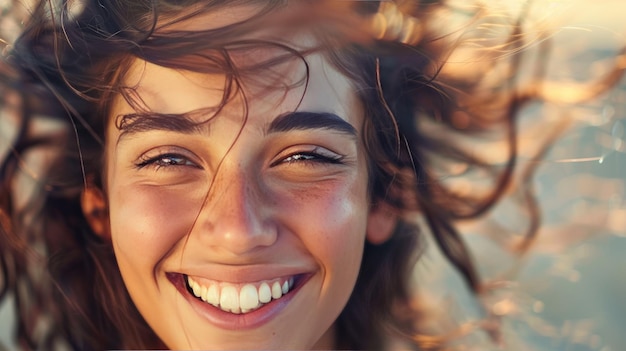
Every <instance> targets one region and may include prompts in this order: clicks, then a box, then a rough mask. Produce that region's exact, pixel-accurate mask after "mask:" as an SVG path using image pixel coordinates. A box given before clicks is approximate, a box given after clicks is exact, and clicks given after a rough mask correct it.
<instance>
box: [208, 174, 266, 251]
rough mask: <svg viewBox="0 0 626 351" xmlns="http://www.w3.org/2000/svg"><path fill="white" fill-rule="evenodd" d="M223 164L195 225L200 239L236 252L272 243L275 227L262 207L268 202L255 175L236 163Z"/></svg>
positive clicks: (251, 249) (213, 245) (219, 247)
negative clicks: (197, 227)
mask: <svg viewBox="0 0 626 351" xmlns="http://www.w3.org/2000/svg"><path fill="white" fill-rule="evenodd" d="M222 166H223V167H221V169H220V170H219V172H217V175H216V176H215V178H214V179H213V182H212V184H211V186H210V188H209V191H208V194H207V197H206V200H205V202H204V205H203V208H202V211H201V213H200V217H199V218H198V222H197V224H196V225H198V226H200V228H199V229H200V231H199V232H200V234H199V235H201V236H202V239H201V241H202V242H203V243H204V244H206V245H209V246H212V247H214V248H217V249H223V250H226V251H228V252H230V253H232V254H235V255H242V254H245V253H248V252H251V251H254V250H255V249H258V248H262V247H267V246H271V245H272V244H273V243H274V242H275V241H276V239H277V229H276V227H275V225H274V224H273V223H272V221H271V218H270V215H269V209H268V206H264V205H268V201H267V196H265V195H264V193H263V191H262V185H261V182H260V181H259V180H258V176H257V175H256V174H251V172H250V171H246V170H245V169H242V167H240V166H238V165H236V166H228V165H225V164H222Z"/></svg>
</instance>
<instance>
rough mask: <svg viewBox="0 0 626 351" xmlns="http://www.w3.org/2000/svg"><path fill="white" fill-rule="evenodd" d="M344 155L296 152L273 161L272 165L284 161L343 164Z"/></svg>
mask: <svg viewBox="0 0 626 351" xmlns="http://www.w3.org/2000/svg"><path fill="white" fill-rule="evenodd" d="M343 158H344V156H340V155H333V156H329V155H324V154H322V153H319V152H316V151H315V150H313V151H305V152H294V153H292V154H290V155H287V156H286V157H283V158H281V159H280V160H278V161H276V162H274V163H272V165H271V166H272V167H274V166H278V165H280V164H282V163H301V162H302V163H322V164H324V163H325V164H343V161H342V160H343Z"/></svg>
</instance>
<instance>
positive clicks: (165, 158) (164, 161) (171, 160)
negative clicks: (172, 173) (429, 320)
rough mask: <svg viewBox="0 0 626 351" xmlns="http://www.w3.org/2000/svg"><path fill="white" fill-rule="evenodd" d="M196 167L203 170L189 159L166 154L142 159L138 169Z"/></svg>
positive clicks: (178, 155)
mask: <svg viewBox="0 0 626 351" xmlns="http://www.w3.org/2000/svg"><path fill="white" fill-rule="evenodd" d="M181 166H183V167H185V166H186V167H194V168H201V167H200V166H198V165H197V164H196V163H195V162H193V161H191V160H189V158H187V157H185V156H183V155H180V154H175V153H164V154H159V155H156V156H148V155H146V156H145V157H142V159H141V160H140V162H139V163H138V164H137V168H140V169H141V168H145V167H154V168H155V169H160V168H170V167H181Z"/></svg>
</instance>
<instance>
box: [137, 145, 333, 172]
mask: <svg viewBox="0 0 626 351" xmlns="http://www.w3.org/2000/svg"><path fill="white" fill-rule="evenodd" d="M343 158H344V156H340V155H333V156H329V155H324V154H322V153H320V152H316V151H315V150H313V151H306V152H294V153H292V154H289V155H287V156H286V157H283V158H281V159H280V160H278V161H276V162H274V163H272V164H271V166H272V167H275V166H278V165H280V164H284V163H305V164H306V163H321V164H343V161H342V160H343ZM164 160H168V161H165V162H164ZM149 166H151V167H154V168H155V169H156V170H158V169H160V168H167V167H172V166H187V167H195V168H200V166H198V165H197V164H195V163H194V162H192V161H190V160H189V158H188V157H185V156H183V155H179V154H176V153H164V154H160V155H157V156H154V157H142V159H141V161H140V162H139V163H137V164H136V167H137V168H138V169H142V168H145V167H149Z"/></svg>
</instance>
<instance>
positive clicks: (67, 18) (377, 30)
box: [0, 0, 540, 349]
mask: <svg viewBox="0 0 626 351" xmlns="http://www.w3.org/2000/svg"><path fill="white" fill-rule="evenodd" d="M251 3H252V4H254V5H255V6H257V7H258V12H257V13H255V14H254V15H253V16H252V17H251V18H250V19H248V20H246V21H244V22H238V23H234V24H230V25H226V26H223V27H220V28H215V29H209V30H196V31H185V30H184V29H179V28H178V27H177V26H176V25H177V24H180V23H185V22H186V21H190V20H193V19H194V18H196V17H197V16H201V15H203V14H205V13H210V12H211V11H214V10H216V9H220V8H225V7H229V6H237V5H248V4H251ZM299 4H300V5H302V7H303V9H301V11H300V12H296V14H295V15H293V14H292V15H290V16H289V17H287V18H285V17H279V18H280V19H281V21H282V22H280V21H278V22H276V21H273V22H272V23H273V24H274V25H284V26H285V28H289V26H296V25H298V26H301V27H302V28H315V29H314V30H315V33H316V34H317V35H318V37H319V38H320V45H319V46H317V47H315V48H313V49H308V50H321V51H322V52H323V53H324V54H325V55H327V57H328V59H329V60H330V62H332V63H333V64H334V65H335V66H336V67H337V68H339V69H340V71H341V72H342V73H343V74H345V75H346V76H347V77H348V78H349V79H350V80H351V81H352V83H353V85H354V88H355V91H357V94H358V97H359V99H360V102H361V104H362V105H363V111H365V112H364V113H365V122H364V128H363V135H362V140H363V142H364V144H365V147H366V151H367V156H368V161H369V182H370V183H369V187H370V189H369V191H370V197H371V199H372V203H373V204H383V203H384V204H387V205H389V206H390V207H391V208H393V209H394V211H396V212H397V213H399V214H401V216H400V219H399V220H398V223H397V225H396V228H395V230H394V234H393V235H392V237H391V239H390V240H388V241H387V242H385V243H383V244H380V245H372V244H368V243H366V244H365V252H364V257H363V261H362V265H361V270H360V274H359V277H358V280H357V283H356V287H355V289H354V292H353V294H352V296H351V297H350V300H349V301H348V304H347V306H346V307H345V309H344V311H343V312H342V313H341V315H340V316H339V318H338V320H337V324H336V325H337V347H339V348H345V349H381V348H384V347H385V346H388V345H387V342H388V340H389V339H390V338H391V339H393V338H396V339H399V340H401V341H402V342H403V343H405V344H406V345H412V347H414V348H416V349H437V348H439V347H441V346H442V343H441V342H439V341H438V339H436V338H427V337H424V336H422V334H421V329H420V323H419V321H420V318H421V317H422V316H421V315H420V313H419V311H417V310H415V308H414V306H413V302H412V295H411V294H412V292H411V287H410V284H409V282H410V276H411V274H412V268H413V266H414V264H415V262H416V260H417V259H418V257H419V253H420V250H421V232H422V230H423V228H420V227H419V226H418V225H417V224H416V222H415V221H414V220H413V219H412V218H413V217H415V216H416V215H417V214H418V213H419V214H421V215H422V216H423V217H424V218H425V222H426V223H427V226H428V230H430V231H431V232H432V235H433V237H434V238H435V239H436V243H437V244H438V246H439V247H440V248H441V250H442V252H443V253H444V255H445V257H447V259H448V260H449V261H450V262H451V263H452V264H453V265H454V266H455V267H456V268H457V269H458V271H459V272H460V273H461V274H462V276H463V277H464V278H465V280H466V282H467V284H468V285H469V286H470V287H471V288H472V289H473V290H474V291H476V292H478V291H480V289H481V282H480V279H479V277H478V274H477V273H476V270H475V268H474V265H473V263H472V258H471V255H470V253H469V252H468V250H467V249H466V247H465V245H464V243H463V240H462V239H461V238H460V236H459V234H458V232H457V230H456V229H455V227H454V221H455V220H458V219H465V218H474V217H478V216H480V215H482V214H484V213H485V212H486V211H487V210H488V209H489V208H490V207H491V206H492V205H493V204H494V203H495V202H496V201H497V200H498V199H499V198H500V197H501V196H502V195H503V193H504V192H505V191H506V188H507V186H509V185H510V183H511V178H512V173H513V169H514V166H515V160H516V133H517V131H516V125H515V118H516V115H517V112H518V110H519V109H520V106H521V105H522V104H523V103H525V102H526V101H529V100H530V99H531V98H533V97H537V96H539V95H540V94H539V93H538V92H536V91H531V90H527V91H522V90H520V89H519V87H518V86H517V84H516V81H515V75H516V72H517V68H518V67H519V60H520V59H521V56H522V54H520V53H517V51H518V49H519V48H521V47H522V46H523V45H524V40H525V38H524V36H523V33H522V31H521V23H517V22H516V21H515V20H511V19H510V18H509V19H507V18H505V17H498V16H495V17H490V16H487V15H486V14H485V13H484V11H485V9H484V8H482V7H474V8H472V9H471V11H470V13H471V15H470V16H469V17H468V19H469V20H468V23H469V24H468V26H473V27H479V26H480V23H483V22H484V21H495V22H500V24H506V26H504V27H506V28H509V29H510V30H508V31H507V32H506V34H504V35H502V39H501V41H500V43H499V45H500V47H501V48H502V51H503V52H507V53H509V54H507V57H506V58H503V59H500V60H499V61H496V60H495V59H496V56H497V55H498V52H497V50H492V51H488V50H484V52H483V53H487V54H486V55H487V57H488V58H485V59H484V60H483V64H477V65H475V66H474V67H473V69H474V70H475V71H474V72H473V74H469V75H468V74H466V75H454V74H449V73H446V65H445V64H446V61H447V60H448V58H449V57H450V55H452V54H453V53H454V52H456V51H455V50H459V48H460V47H461V46H462V45H461V43H463V42H465V40H466V38H465V37H464V36H463V33H466V32H465V30H466V29H467V28H469V27H460V28H459V32H458V33H443V34H447V35H443V34H442V33H441V30H439V29H437V25H438V24H439V23H438V22H437V18H438V17H440V16H446V15H451V12H452V7H450V6H448V5H446V4H445V3H444V2H443V1H419V2H418V1H397V2H378V1H363V2H361V1H354V2H341V1H301V2H300V3H299ZM283 5H284V1H246V0H236V1H224V0H210V1H198V0H178V1H174V0H158V1H157V0H138V1H125V0H111V1H109V2H107V4H106V5H103V3H102V2H100V1H93V0H84V1H75V2H67V1H59V2H53V1H51V0H44V1H41V2H40V3H38V4H37V5H36V7H35V8H34V9H33V11H32V14H31V16H30V19H29V20H28V21H27V23H26V24H25V27H24V29H23V33H22V35H21V36H20V37H19V39H18V40H17V41H16V42H15V43H14V44H13V45H12V47H11V48H10V50H9V53H8V55H7V56H6V57H5V58H4V61H3V62H1V63H0V89H1V90H2V93H3V94H2V96H3V98H2V105H3V106H4V108H5V110H10V111H11V113H12V115H13V116H15V118H13V119H12V120H11V121H9V122H7V123H9V124H10V123H12V122H15V123H14V124H15V134H14V135H13V136H12V138H11V140H10V145H9V150H10V151H9V152H8V153H7V154H0V157H3V158H2V159H0V160H1V163H0V195H1V196H0V244H1V245H0V250H2V256H1V258H0V269H2V277H3V280H2V284H1V285H0V288H1V290H0V297H5V296H8V295H9V294H10V293H12V295H13V296H14V297H15V299H16V306H17V311H18V329H17V331H18V340H19V342H20V345H21V346H22V347H23V348H26V349H41V348H43V349H51V348H54V347H57V346H60V345H65V346H69V347H71V348H73V349H119V348H125V349H126V348H127V349H134V348H153V349H154V348H162V347H164V345H163V344H162V343H161V342H160V340H159V338H158V337H157V336H156V335H155V334H154V332H153V331H152V330H151V329H150V328H149V327H148V325H147V324H146V323H145V321H144V320H143V318H142V317H141V315H140V314H139V312H138V311H137V309H136V308H135V307H134V305H133V303H132V301H131V299H130V297H129V295H128V293H127V292H126V289H125V288H124V284H123V282H122V279H121V276H120V273H119V269H118V268H117V265H116V263H115V257H114V254H113V250H112V246H111V243H110V242H107V241H106V240H103V239H101V238H100V237H98V236H97V235H95V234H94V233H93V232H92V230H91V229H90V227H89V225H88V223H87V221H86V219H85V217H84V215H83V213H82V210H81V194H82V191H83V190H84V189H85V187H86V186H97V187H102V186H103V180H102V174H103V167H104V161H103V145H104V127H105V125H106V123H107V117H106V116H108V115H109V113H108V107H109V105H110V102H111V101H112V99H113V98H114V97H116V96H119V95H121V96H123V97H124V98H126V99H127V101H130V102H135V104H134V105H133V106H139V102H138V101H137V100H136V97H135V95H134V94H133V89H132V87H126V86H123V85H122V84H121V81H122V78H123V77H124V75H125V72H126V70H127V69H128V68H129V65H130V62H131V60H132V59H133V58H141V59H143V60H145V61H147V62H151V63H155V64H157V65H162V66H166V67H173V68H178V69H185V70H192V71H198V72H207V73H211V72H219V73H223V74H226V76H227V78H228V81H227V84H226V85H225V87H224V95H223V99H222V102H221V105H220V106H218V107H216V108H215V109H213V110H212V111H213V114H214V115H216V114H217V113H219V109H220V107H222V106H224V105H225V104H226V103H228V101H229V99H230V97H232V96H233V95H236V94H243V92H242V85H243V82H244V80H245V81H246V82H249V81H251V80H254V81H257V80H262V78H263V77H265V76H263V74H261V75H260V77H261V78H258V77H257V78H255V75H256V74H258V73H259V72H262V70H263V69H264V68H267V67H271V66H272V65H275V64H277V63H280V62H285V61H287V60H293V59H296V60H302V61H303V62H304V57H305V56H306V55H307V53H308V52H309V51H303V50H301V49H297V48H292V47H289V46H287V45H284V44H281V43H280V42H270V41H261V40H251V39H246V38H247V37H246V35H247V34H248V33H250V32H251V31H253V30H254V28H258V26H259V23H266V22H263V21H268V18H273V19H275V18H274V17H272V16H273V15H272V14H273V13H279V12H280V11H277V10H279V9H280V8H281V7H282V6H283ZM276 23H282V24H276ZM398 23H399V24H398ZM313 25H315V26H313ZM372 28H374V30H372ZM259 47H272V48H273V49H278V50H279V51H280V52H282V53H283V54H281V55H278V56H277V57H273V58H272V59H271V60H268V61H264V62H261V63H258V64H254V65H250V66H241V65H237V64H235V63H234V61H233V59H232V55H233V54H235V53H237V52H239V53H241V52H246V51H247V50H251V49H254V48H259ZM494 62H497V63H498V65H501V66H502V67H504V73H502V74H500V75H499V76H495V78H494V74H490V73H489V72H491V69H492V68H493V67H492V66H493V63H494ZM307 78H308V77H307V76H305V77H303V79H302V80H301V81H300V82H299V83H298V84H306V82H307ZM261 84H263V83H261ZM275 88H277V89H278V88H281V87H275ZM137 113H138V115H139V114H140V115H142V116H147V117H150V112H149V111H140V110H139V109H138V111H137ZM132 117H133V116H126V117H125V118H131V119H132ZM126 122H128V119H126ZM41 123H44V124H46V123H47V124H49V125H53V126H56V127H55V128H51V129H52V130H53V132H46V133H44V132H41V131H40V130H41V128H40V127H39V125H40V124H41ZM124 125H125V124H124V121H121V122H120V121H118V123H117V126H118V128H120V129H122V128H124ZM433 126H434V127H433ZM433 128H435V130H439V131H440V132H433ZM441 131H445V132H441ZM457 135H466V136H470V137H473V138H478V137H487V136H489V137H492V136H493V135H497V136H498V137H499V138H501V139H502V140H504V144H505V145H507V156H506V160H505V162H504V163H502V164H498V165H493V164H491V163H490V162H488V161H486V160H485V159H482V158H480V157H479V156H477V155H476V154H473V153H471V152H469V151H468V150H466V149H465V148H464V147H463V144H462V143H458V142H456V141H455V139H454V138H453V136H457ZM37 152H45V153H46V158H45V162H42V164H43V165H42V166H41V168H40V169H39V170H37V171H33V172H30V173H29V169H30V168H29V167H30V166H29V164H31V159H32V158H34V157H33V155H36V153H37ZM446 162H461V163H464V164H467V165H470V167H472V168H479V169H483V170H485V171H486V174H488V175H489V179H491V185H490V187H489V189H488V190H487V191H483V192H480V193H474V192H470V193H460V192H458V191H456V190H455V189H453V188H451V187H449V186H448V185H447V184H446V183H445V181H444V179H445V177H442V176H441V169H442V167H444V166H442V165H444V164H445V163H446ZM25 182H27V183H30V191H29V193H25V190H23V189H25V188H24V185H23V184H24V183H25ZM26 188H28V187H26Z"/></svg>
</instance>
